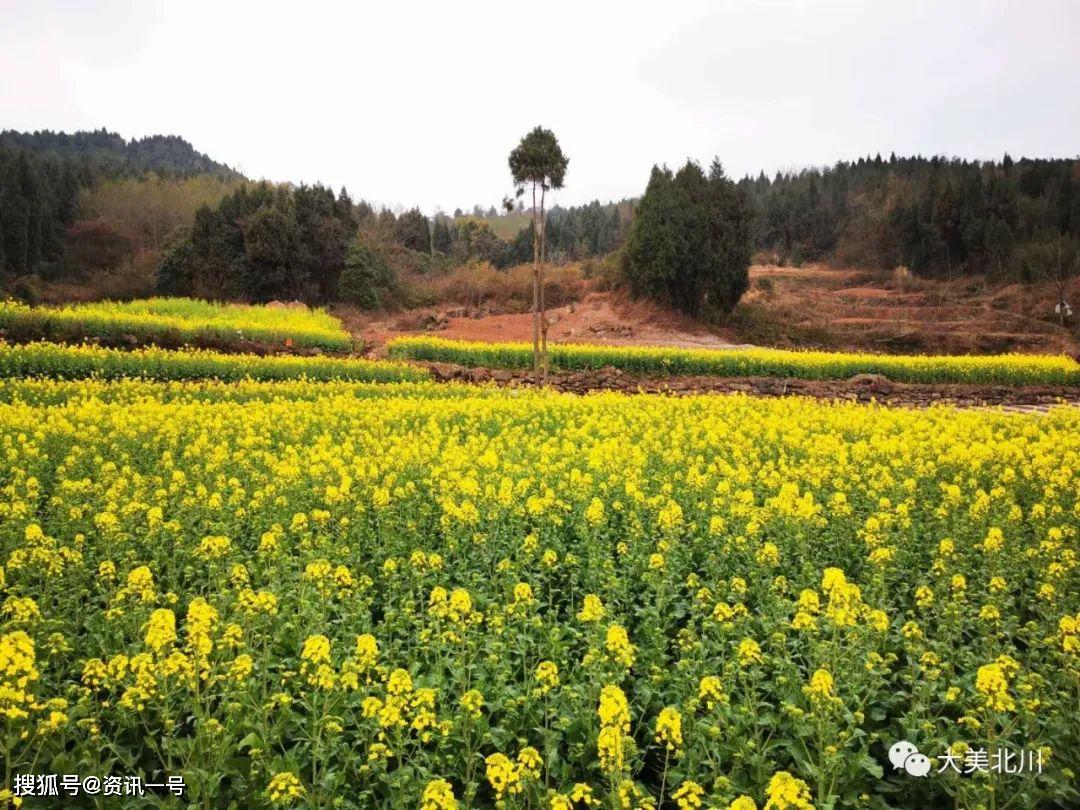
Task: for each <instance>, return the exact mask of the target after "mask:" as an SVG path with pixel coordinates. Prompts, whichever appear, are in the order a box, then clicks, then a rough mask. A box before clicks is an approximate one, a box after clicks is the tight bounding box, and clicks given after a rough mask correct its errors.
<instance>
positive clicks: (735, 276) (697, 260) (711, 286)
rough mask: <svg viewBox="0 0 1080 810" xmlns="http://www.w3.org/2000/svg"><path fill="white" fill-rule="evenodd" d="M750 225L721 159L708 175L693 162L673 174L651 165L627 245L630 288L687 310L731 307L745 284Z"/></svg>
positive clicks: (696, 312)
mask: <svg viewBox="0 0 1080 810" xmlns="http://www.w3.org/2000/svg"><path fill="white" fill-rule="evenodd" d="M751 226H752V219H751V213H750V208H749V206H748V205H747V203H746V200H745V198H744V195H743V193H742V192H741V191H740V190H739V189H737V188H736V187H735V185H734V183H732V182H731V181H730V180H728V179H727V177H725V176H724V173H723V170H722V169H721V167H720V164H719V163H715V162H714V163H713V166H712V170H711V172H710V174H709V176H708V177H706V176H705V174H704V172H702V170H701V167H700V166H698V165H697V164H696V163H693V162H692V161H688V162H687V163H686V165H685V166H683V168H681V169H680V170H679V172H678V174H675V175H672V173H671V171H670V170H668V169H666V168H664V169H661V168H659V167H655V166H654V167H653V170H652V174H651V176H650V178H649V184H648V186H647V187H646V189H645V195H644V196H643V197H642V198H641V202H640V204H639V206H638V210H637V216H636V218H635V220H634V224H633V226H632V227H631V230H630V236H629V239H628V242H627V249H626V275H627V278H628V279H629V281H630V286H631V289H632V291H633V292H634V293H635V294H637V295H644V296H648V297H651V298H654V299H657V300H660V301H663V302H664V303H666V304H669V305H671V306H673V307H676V308H677V309H679V310H681V311H683V312H686V313H688V314H691V315H700V314H702V313H708V312H713V311H724V312H728V311H730V310H731V309H733V308H734V306H735V304H737V303H738V301H739V298H740V297H741V296H742V294H743V293H744V292H745V291H746V288H747V286H748V284H749V268H750V255H751V247H752V246H751Z"/></svg>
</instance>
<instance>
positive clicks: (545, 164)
mask: <svg viewBox="0 0 1080 810" xmlns="http://www.w3.org/2000/svg"><path fill="white" fill-rule="evenodd" d="M509 162H510V174H511V175H512V176H513V178H514V183H515V184H516V185H518V186H519V187H520V186H524V185H525V184H526V183H536V184H537V185H540V186H543V187H545V188H562V185H563V180H564V179H565V177H566V167H567V166H568V165H569V164H570V159H569V158H568V157H566V155H564V154H563V152H562V149H561V148H560V147H559V141H558V139H557V138H556V137H555V133H554V132H552V131H551V130H550V129H544V128H543V127H536V128H535V129H533V130H532V131H531V132H530V133H529V134H528V135H526V136H525V137H524V138H522V139H521V143H519V144H518V145H517V147H516V148H515V149H514V150H513V151H512V152H511V153H510V161H509Z"/></svg>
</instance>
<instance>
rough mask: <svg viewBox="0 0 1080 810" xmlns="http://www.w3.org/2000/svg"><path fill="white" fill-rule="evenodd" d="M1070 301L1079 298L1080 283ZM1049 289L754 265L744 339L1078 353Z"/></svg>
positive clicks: (744, 307) (895, 348)
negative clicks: (1058, 318)
mask: <svg viewBox="0 0 1080 810" xmlns="http://www.w3.org/2000/svg"><path fill="white" fill-rule="evenodd" d="M1069 296H1070V297H1071V298H1072V299H1073V300H1076V299H1077V298H1078V297H1080V280H1078V281H1077V282H1075V283H1074V284H1073V288H1072V289H1071V290H1070V291H1069ZM1055 302H1056V299H1055V295H1054V290H1053V288H1052V286H1051V285H1050V284H991V283H988V282H987V281H986V280H985V279H983V278H975V277H960V278H955V279H940V280H939V279H933V280H927V279H920V278H912V277H900V276H897V275H896V274H894V273H891V272H886V271H882V272H871V271H860V270H850V269H835V268H831V267H826V266H822V265H809V266H804V267H800V268H795V267H776V266H766V265H762V266H755V267H753V268H752V269H751V285H750V291H749V292H748V293H747V294H746V295H745V296H744V297H743V300H742V302H740V305H739V310H737V311H736V316H737V319H738V315H739V311H740V310H741V311H742V315H743V317H742V319H741V325H742V330H741V331H742V332H743V334H744V335H745V336H747V337H750V336H752V335H757V336H758V337H765V338H766V339H768V338H770V337H771V338H773V339H772V340H771V341H770V342H772V343H774V344H776V345H795V346H797V345H808V344H809V345H823V346H827V347H836V348H846V349H863V350H870V351H875V352H895V353H899V352H928V353H929V352H932V353H948V354H987V353H999V352H1011V351H1016V352H1038V353H1048V354H1059V353H1066V354H1072V355H1076V354H1077V353H1078V351H1080V342H1078V340H1077V336H1078V334H1077V327H1076V325H1075V324H1074V325H1073V326H1072V328H1071V329H1069V328H1062V327H1061V326H1060V325H1059V324H1057V323H1056V322H1055V321H1054V315H1053V308H1054V304H1055Z"/></svg>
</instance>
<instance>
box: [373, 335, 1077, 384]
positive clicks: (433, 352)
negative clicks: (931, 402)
mask: <svg viewBox="0 0 1080 810" xmlns="http://www.w3.org/2000/svg"><path fill="white" fill-rule="evenodd" d="M389 352H390V356H391V357H398V358H406V359H410V360H433V361H438V362H450V363H460V364H461V365H466V366H484V367H488V368H499V367H502V368H528V367H529V363H530V362H531V359H532V355H531V352H532V346H531V344H528V343H479V342H471V341H464V340H445V339H442V338H432V337H402V338H395V339H394V340H392V341H390V344H389ZM548 354H549V362H550V363H551V366H552V368H560V369H567V370H572V369H589V368H594V369H598V368H603V367H605V366H614V367H615V368H621V369H624V370H626V371H636V372H642V373H660V374H707V375H714V376H726V377H730V376H740V377H760V376H779V377H801V378H804V379H818V380H820V379H847V378H849V377H851V376H853V375H855V374H883V375H884V376H886V377H888V378H889V379H892V380H897V381H902V382H1005V383H1061V384H1075V383H1076V381H1077V380H1078V379H1080V365H1078V364H1077V363H1076V362H1075V361H1073V360H1072V359H1071V358H1070V357H1068V356H1066V355H1058V356H1052V355H1028V354H1003V355H982V356H949V355H938V356H933V355H930V356H927V355H907V356H904V355H880V354H859V353H850V352H823V351H790V350H786V349H764V348H753V349H677V348H670V347H651V346H596V345H587V344H576V343H564V344H558V345H555V344H549V346H548Z"/></svg>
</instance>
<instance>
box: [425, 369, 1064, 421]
mask: <svg viewBox="0 0 1080 810" xmlns="http://www.w3.org/2000/svg"><path fill="white" fill-rule="evenodd" d="M420 365H422V366H424V367H425V368H427V369H429V370H430V371H431V373H432V375H433V376H434V378H435V379H437V380H440V381H442V382H463V383H471V384H480V385H499V386H506V387H521V386H535V385H540V384H541V383H538V382H537V381H536V379H535V378H534V377H533V375H532V374H531V372H527V371H508V370H505V369H486V368H466V367H464V366H458V365H454V364H451V363H421V364H420ZM542 384H543V385H546V386H549V387H551V388H553V389H554V390H557V391H564V392H567V393H572V394H587V393H591V392H594V391H621V392H624V393H647V394H670V395H676V396H680V395H690V394H701V393H717V394H746V395H750V396H759V397H784V396H803V397H813V398H815V399H821V400H826V401H842V402H863V403H868V402H877V403H880V404H883V405H889V406H894V407H903V408H925V407H929V406H931V405H955V406H957V407H961V408H1002V409H1005V410H1009V411H1016V412H1046V411H1048V410H1049V409H1050V408H1052V407H1054V406H1056V405H1072V406H1080V387H1077V386H1061V385H984V384H956V383H942V384H932V385H930V384H914V383H894V382H892V381H891V380H887V379H886V378H884V377H882V376H880V375H877V374H859V375H856V376H854V377H852V378H851V379H848V380H795V379H780V378H777V377H696V376H685V377H664V376H647V375H634V374H628V373H627V372H625V371H621V370H619V369H614V368H603V369H597V370H594V371H575V372H568V373H552V374H549V375H548V378H547V380H546V381H545V382H544V383H542Z"/></svg>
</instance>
